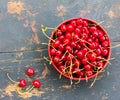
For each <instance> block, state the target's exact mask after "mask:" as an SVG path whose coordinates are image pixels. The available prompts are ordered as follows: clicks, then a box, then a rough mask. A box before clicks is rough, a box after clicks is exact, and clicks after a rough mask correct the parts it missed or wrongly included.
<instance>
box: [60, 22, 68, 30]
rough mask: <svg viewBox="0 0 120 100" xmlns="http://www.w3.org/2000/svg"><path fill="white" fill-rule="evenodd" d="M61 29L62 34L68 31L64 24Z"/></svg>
mask: <svg viewBox="0 0 120 100" xmlns="http://www.w3.org/2000/svg"><path fill="white" fill-rule="evenodd" d="M60 29H61V31H62V32H66V30H67V28H66V25H64V24H63V25H61V27H60Z"/></svg>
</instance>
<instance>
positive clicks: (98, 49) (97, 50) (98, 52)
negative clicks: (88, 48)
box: [95, 48, 101, 56]
mask: <svg viewBox="0 0 120 100" xmlns="http://www.w3.org/2000/svg"><path fill="white" fill-rule="evenodd" d="M95 53H96V54H97V55H98V56H99V55H100V54H101V49H100V48H97V49H96V51H95Z"/></svg>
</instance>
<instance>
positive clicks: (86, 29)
mask: <svg viewBox="0 0 120 100" xmlns="http://www.w3.org/2000/svg"><path fill="white" fill-rule="evenodd" d="M82 31H83V33H87V34H88V33H89V31H88V28H87V27H86V26H84V27H83V28H82Z"/></svg>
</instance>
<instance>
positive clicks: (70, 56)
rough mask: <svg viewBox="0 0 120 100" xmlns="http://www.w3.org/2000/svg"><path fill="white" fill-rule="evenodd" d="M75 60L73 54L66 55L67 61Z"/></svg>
mask: <svg viewBox="0 0 120 100" xmlns="http://www.w3.org/2000/svg"><path fill="white" fill-rule="evenodd" d="M73 58H74V56H73V55H72V54H68V55H66V60H69V61H70V60H72V59H73Z"/></svg>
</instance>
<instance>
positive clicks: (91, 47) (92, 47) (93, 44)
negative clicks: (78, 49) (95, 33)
mask: <svg viewBox="0 0 120 100" xmlns="http://www.w3.org/2000/svg"><path fill="white" fill-rule="evenodd" d="M89 48H90V49H91V50H93V49H95V48H96V44H95V42H92V43H91V44H90V46H89Z"/></svg>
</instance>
